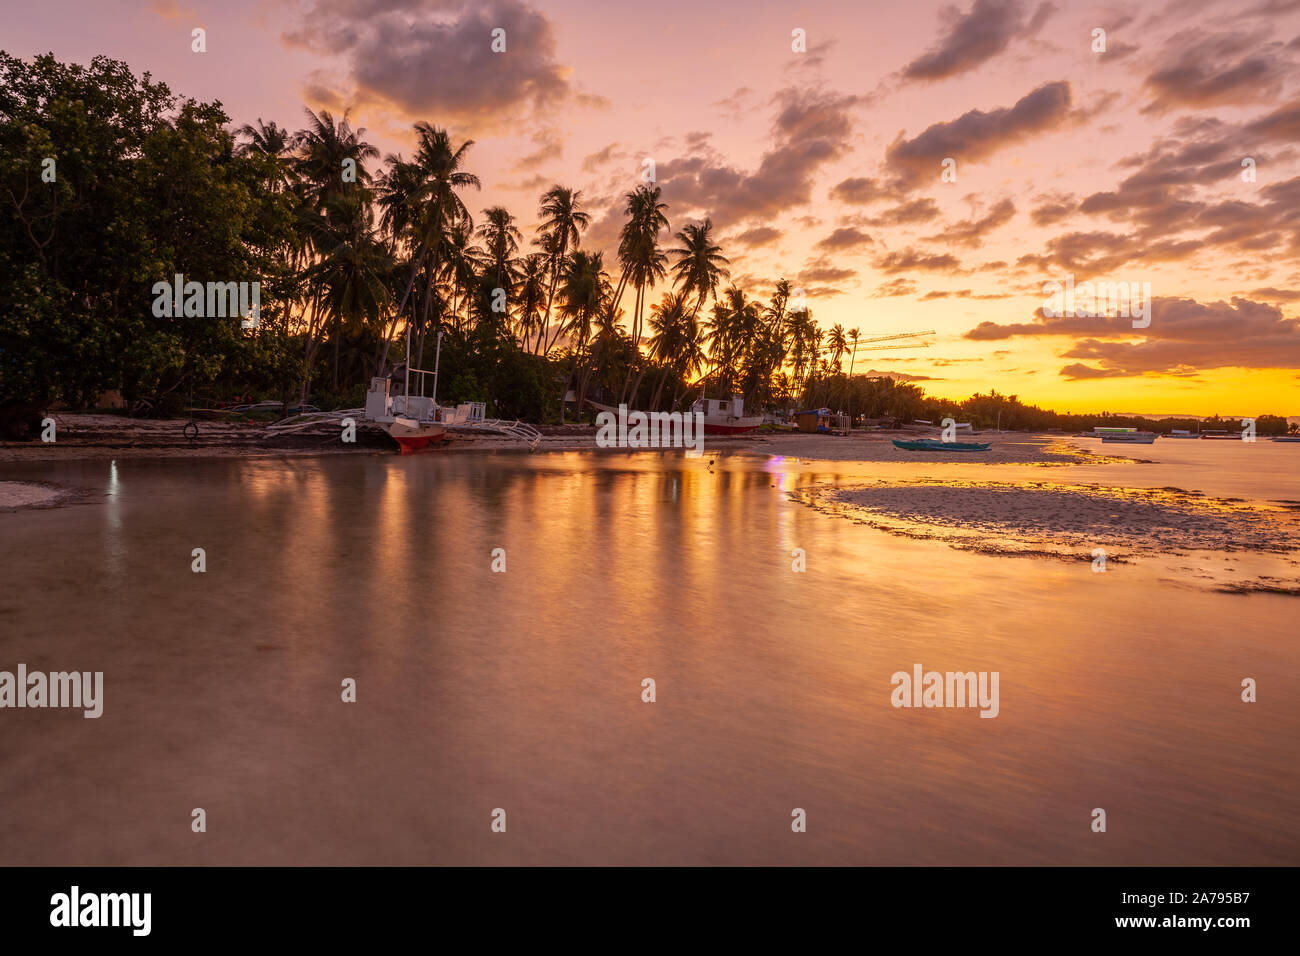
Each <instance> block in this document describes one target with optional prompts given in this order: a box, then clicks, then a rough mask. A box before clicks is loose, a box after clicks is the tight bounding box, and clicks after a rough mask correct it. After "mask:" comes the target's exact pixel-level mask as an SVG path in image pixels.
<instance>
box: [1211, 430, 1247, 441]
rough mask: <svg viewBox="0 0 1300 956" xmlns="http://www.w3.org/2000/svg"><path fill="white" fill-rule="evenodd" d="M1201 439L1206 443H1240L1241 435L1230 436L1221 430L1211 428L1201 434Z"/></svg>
mask: <svg viewBox="0 0 1300 956" xmlns="http://www.w3.org/2000/svg"><path fill="white" fill-rule="evenodd" d="M1201 438H1203V439H1205V440H1206V441H1241V433H1240V432H1238V433H1237V434H1235V435H1234V434H1232V433H1231V432H1229V431H1228V430H1226V429H1223V428H1211V429H1209V430H1208V431H1203V432H1201Z"/></svg>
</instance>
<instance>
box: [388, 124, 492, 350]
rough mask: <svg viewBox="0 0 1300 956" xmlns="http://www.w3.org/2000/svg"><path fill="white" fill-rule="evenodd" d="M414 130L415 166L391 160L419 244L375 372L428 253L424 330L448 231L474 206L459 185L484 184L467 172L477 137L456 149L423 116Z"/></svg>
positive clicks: (394, 191)
mask: <svg viewBox="0 0 1300 956" xmlns="http://www.w3.org/2000/svg"><path fill="white" fill-rule="evenodd" d="M415 133H416V138H417V139H418V141H419V148H418V149H417V150H416V155H415V159H414V161H413V162H412V165H413V166H414V167H415V170H414V171H410V170H404V169H398V168H393V167H391V166H390V171H389V178H390V180H393V177H394V176H396V177H397V178H396V180H395V181H393V182H392V184H391V185H392V187H393V188H392V199H393V201H396V200H397V198H398V196H399V195H400V196H401V198H402V201H403V202H405V203H406V204H407V205H409V206H410V207H411V208H410V210H409V211H408V212H407V213H406V214H404V215H403V216H401V217H399V218H403V219H405V220H406V221H407V222H408V223H409V229H410V235H409V236H408V238H407V241H408V245H409V244H411V243H412V242H415V245H416V248H415V253H414V254H413V255H412V256H411V259H410V265H411V275H410V279H409V280H408V282H407V284H406V291H405V292H403V293H402V297H401V300H400V301H399V302H398V305H397V308H396V309H395V310H394V312H393V318H392V321H391V323H390V324H389V325H388V326H387V327H386V328H385V330H384V334H383V336H382V343H381V346H380V349H381V351H380V352H379V354H378V355H377V356H376V362H375V374H376V375H378V374H380V373H381V372H382V371H383V368H384V363H385V362H386V361H387V360H388V349H389V346H390V345H391V344H392V329H393V328H394V327H395V326H396V324H397V320H398V318H400V317H401V316H402V314H403V311H404V310H405V309H406V303H407V300H408V299H409V298H410V296H411V290H412V289H413V288H414V287H415V280H416V278H417V277H418V276H419V275H420V272H421V270H422V269H423V268H424V265H425V259H426V257H428V260H429V262H428V269H427V270H425V272H426V278H425V296H424V308H423V310H422V317H421V320H420V328H421V335H422V336H423V330H424V326H425V324H426V322H427V319H428V310H429V304H430V302H431V301H432V299H433V283H434V279H435V277H436V276H437V274H438V270H439V265H440V256H441V254H442V252H443V241H442V240H443V237H444V234H445V233H446V232H447V230H448V229H449V228H450V226H451V225H452V224H453V223H456V222H458V221H460V220H469V219H470V215H469V211H468V210H467V209H466V208H465V204H464V203H463V202H461V199H460V197H459V196H458V195H457V194H456V190H458V189H463V188H465V187H467V186H472V187H474V188H475V189H480V188H482V184H481V183H480V182H479V178H478V177H477V176H475V175H474V174H472V173H468V172H465V170H464V169H463V168H462V167H463V166H464V163H465V155H466V153H467V152H468V151H469V148H470V147H471V146H473V145H474V141H473V140H466V141H465V142H464V143H462V144H461V145H460V146H459V147H456V148H454V149H453V148H452V145H451V139H450V137H449V136H448V135H447V131H446V130H445V129H439V128H437V127H434V126H431V125H430V124H428V123H426V122H424V121H423V120H421V121H420V122H418V123H416V124H415ZM391 159H396V160H397V161H398V164H399V165H401V161H400V157H391ZM405 188H409V190H410V191H409V192H405V193H404V194H402V193H400V192H399V190H402V189H405ZM421 343H423V338H422V339H421Z"/></svg>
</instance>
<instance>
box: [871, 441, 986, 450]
mask: <svg viewBox="0 0 1300 956" xmlns="http://www.w3.org/2000/svg"><path fill="white" fill-rule="evenodd" d="M992 444H993V443H992V442H984V443H982V444H981V443H980V442H974V441H935V440H933V439H930V438H920V439H917V440H916V441H899V440H898V439H897V438H895V439H894V447H895V448H901V449H903V451H988V450H989V446H990V445H992Z"/></svg>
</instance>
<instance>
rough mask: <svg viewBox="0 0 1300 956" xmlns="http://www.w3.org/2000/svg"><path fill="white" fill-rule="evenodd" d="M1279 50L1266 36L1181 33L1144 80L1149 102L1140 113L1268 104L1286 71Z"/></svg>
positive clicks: (1285, 62) (1284, 58) (1276, 92)
mask: <svg viewBox="0 0 1300 956" xmlns="http://www.w3.org/2000/svg"><path fill="white" fill-rule="evenodd" d="M1281 47H1282V45H1281V43H1278V42H1269V40H1268V33H1266V32H1261V33H1254V34H1247V33H1223V32H1216V33H1213V34H1209V35H1202V34H1199V33H1197V32H1196V31H1195V30H1184V31H1182V32H1179V33H1177V34H1175V35H1174V36H1173V37H1171V38H1170V39H1169V41H1168V43H1167V44H1166V53H1165V55H1164V57H1163V60H1162V63H1161V65H1160V66H1159V67H1158V68H1157V69H1155V70H1154V71H1152V72H1151V73H1150V74H1149V75H1148V76H1147V78H1146V80H1145V87H1146V89H1147V90H1148V91H1149V92H1150V93H1151V101H1150V102H1149V103H1148V104H1147V105H1146V106H1144V107H1143V109H1142V111H1143V112H1145V113H1152V112H1154V113H1162V112H1165V111H1167V110H1171V109H1175V108H1178V107H1193V108H1196V109H1204V108H1205V107H1208V106H1221V105H1241V104H1244V103H1255V102H1270V101H1271V100H1274V99H1276V98H1277V96H1278V94H1279V92H1280V91H1281V89H1282V83H1283V80H1284V79H1285V77H1286V75H1287V72H1288V67H1289V63H1288V60H1287V57H1286V56H1285V54H1283V53H1282V52H1281Z"/></svg>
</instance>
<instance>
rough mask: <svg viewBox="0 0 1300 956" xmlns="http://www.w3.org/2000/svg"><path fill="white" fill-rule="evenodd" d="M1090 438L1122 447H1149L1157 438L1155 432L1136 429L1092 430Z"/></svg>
mask: <svg viewBox="0 0 1300 956" xmlns="http://www.w3.org/2000/svg"><path fill="white" fill-rule="evenodd" d="M1092 437H1093V438H1100V439H1101V440H1102V441H1103V442H1117V443H1119V444H1124V445H1150V444H1153V443H1154V442H1155V440H1156V438H1158V437H1159V436H1158V435H1157V434H1156V433H1155V432H1141V431H1138V430H1137V429H1136V428H1094V429H1093V430H1092Z"/></svg>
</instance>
